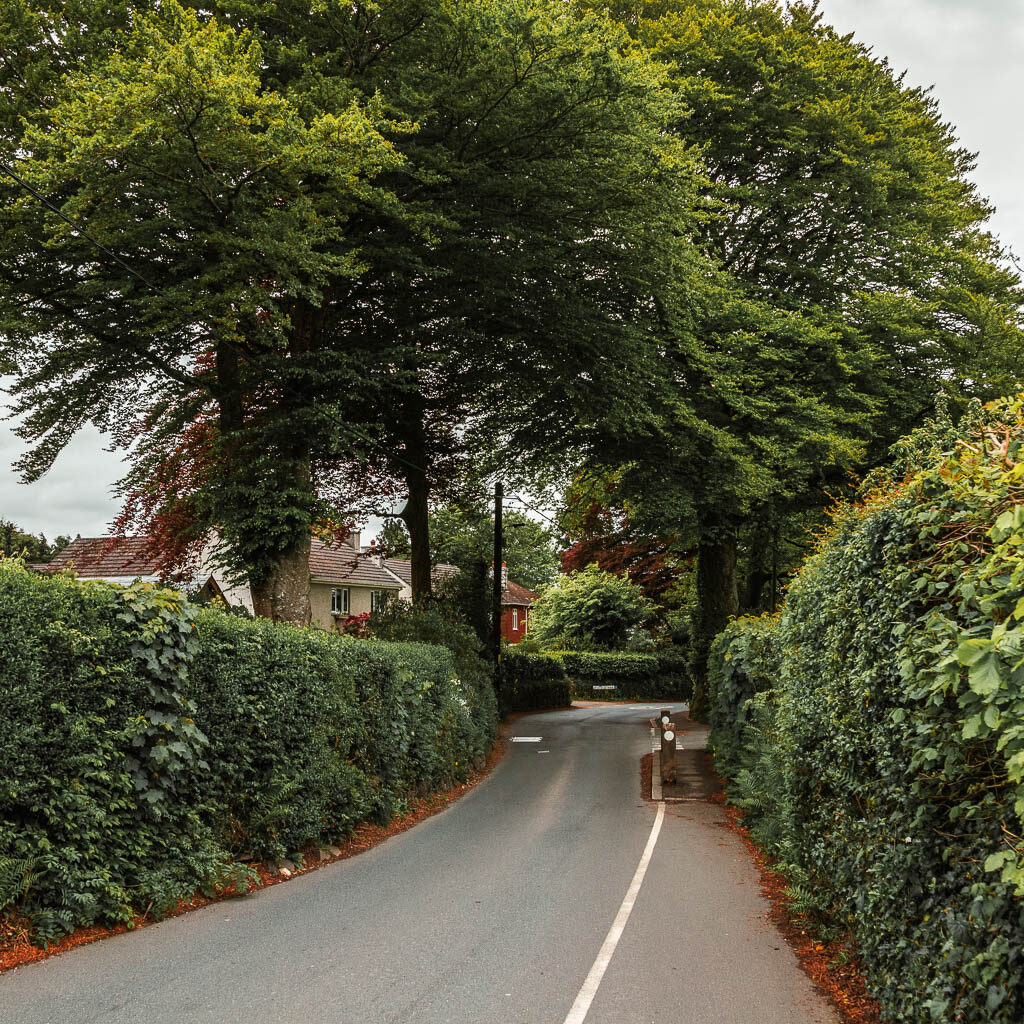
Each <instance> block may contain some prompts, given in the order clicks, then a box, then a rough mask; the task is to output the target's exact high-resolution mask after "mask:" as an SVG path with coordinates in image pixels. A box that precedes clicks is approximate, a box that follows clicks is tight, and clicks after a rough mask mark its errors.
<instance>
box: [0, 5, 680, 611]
mask: <svg viewBox="0 0 1024 1024" xmlns="http://www.w3.org/2000/svg"><path fill="white" fill-rule="evenodd" d="M149 6H150V5H148V4H146V3H128V4H124V5H123V6H120V7H117V9H116V10H115V9H113V8H111V7H110V5H107V4H101V3H99V2H98V0H97V2H92V0H81V2H80V3H79V4H78V5H77V6H76V7H75V8H74V10H69V9H68V8H67V7H66V6H65V5H59V4H57V3H55V2H53V3H51V2H50V0H44V2H42V3H40V4H33V5H31V6H29V5H27V4H23V3H21V2H20V0H12V2H11V3H9V4H8V5H6V6H5V11H4V14H5V16H6V17H7V19H8V22H7V25H8V27H9V29H10V33H11V35H10V37H9V40H8V41H7V42H6V43H5V44H3V46H4V53H3V54H2V56H3V57H4V59H5V63H4V64H3V68H4V71H3V73H4V75H5V76H6V78H5V81H4V85H5V87H6V90H7V91H6V94H5V97H4V99H3V101H2V102H3V110H2V111H0V115H2V116H0V126H2V129H3V131H4V132H5V134H6V141H7V142H8V144H9V145H10V147H11V151H12V152H17V153H18V156H19V159H18V161H17V167H16V168H15V170H16V173H17V174H18V175H19V176H20V177H21V178H22V179H23V181H24V183H25V184H26V185H27V186H28V187H29V188H31V189H32V190H34V194H30V193H29V192H27V191H24V190H23V189H22V187H21V186H20V185H17V184H15V183H14V182H13V181H10V180H7V181H5V184H4V186H3V194H2V199H3V200H4V205H3V210H2V213H0V271H2V274H0V276H2V284H0V335H2V337H3V355H4V357H5V358H7V359H10V360H12V361H13V362H14V363H15V365H16V366H17V368H18V374H19V382H18V384H17V387H16V390H17V393H18V395H19V403H20V404H19V406H18V411H20V412H23V413H26V414H27V416H28V418H27V420H26V421H25V422H26V425H25V428H24V434H25V436H26V437H27V438H28V439H30V440H32V441H34V442H35V443H36V446H35V448H34V449H33V450H32V452H31V453H30V454H29V455H28V456H27V457H26V458H25V460H23V462H22V466H21V468H22V470H23V472H24V473H25V475H26V476H27V477H28V478H30V479H31V478H34V477H36V476H38V475H40V474H41V473H43V472H45V470H46V468H47V467H48V466H49V465H50V463H51V462H52V460H53V458H54V457H55V456H56V454H57V452H58V451H59V450H60V449H61V447H62V446H63V445H64V444H65V443H66V441H67V440H68V438H69V437H70V436H71V435H72V434H73V433H74V431H75V430H76V429H78V427H79V426H80V425H82V424H83V423H84V422H86V421H87V420H92V421H94V422H95V423H97V424H98V425H99V426H101V427H103V428H106V429H109V430H112V431H113V432H114V436H115V437H116V438H117V440H118V441H119V442H120V443H121V444H122V445H123V446H124V447H125V448H126V449H128V450H129V451H130V452H131V453H132V457H133V458H134V468H133V469H132V471H131V473H130V474H129V476H128V478H127V480H126V483H125V487H126V490H127V492H128V496H129V499H130V501H129V509H128V514H127V518H126V519H125V520H124V521H125V523H131V524H133V525H134V526H136V527H137V528H144V529H148V530H153V529H156V530H157V531H158V532H160V531H163V532H165V533H167V534H168V535H171V536H172V537H173V539H174V542H175V543H177V544H179V545H180V544H181V542H182V539H183V538H184V540H185V541H186V542H187V543H191V544H193V545H195V544H198V543H200V541H201V538H202V537H204V536H205V535H206V533H207V532H208V531H209V530H210V529H211V528H215V529H216V530H217V531H218V534H219V536H220V538H221V540H222V542H223V550H222V557H223V558H224V560H225V561H226V563H227V564H228V565H229V567H230V568H232V569H233V570H235V571H237V572H238V573H240V574H245V575H247V576H248V577H249V580H250V582H251V584H252V587H253V593H254V599H255V603H256V607H257V609H258V610H259V611H260V612H261V613H263V614H268V615H272V616H274V617H277V618H284V619H288V620H291V621H295V622H305V621H308V614H309V612H308V578H307V573H306V563H307V557H308V546H309V536H310V530H311V528H312V527H313V526H315V525H316V524H318V523H319V524H325V525H327V526H328V528H330V527H332V525H333V526H337V525H339V524H341V523H343V521H344V518H345V513H346V512H348V511H350V510H351V497H352V495H351V493H349V492H347V491H346V489H345V488H344V486H343V484H344V483H345V482H346V481H349V482H352V481H355V482H357V483H359V484H361V485H362V486H363V487H364V488H365V487H366V486H369V485H372V488H373V489H374V490H376V491H377V492H379V493H381V494H384V493H386V492H387V490H388V488H395V487H401V488H402V489H403V490H404V492H405V494H406V495H407V499H408V500H407V503H406V506H405V512H404V517H405V522H406V525H407V526H408V528H409V531H410V534H411V547H412V557H413V585H414V593H415V594H416V595H417V597H419V596H422V595H424V594H426V593H429V529H428V520H427V513H428V506H429V499H430V494H431V491H432V489H433V488H436V487H438V486H441V485H443V484H444V483H445V481H446V480H448V479H451V478H452V476H453V474H455V473H456V472H457V471H458V469H459V466H460V463H465V461H466V459H467V450H468V449H467V445H470V444H471V442H473V441H474V439H476V440H479V439H481V438H482V439H484V440H485V441H486V439H487V438H488V437H489V436H493V432H494V431H495V430H501V431H503V432H504V434H506V435H508V436H511V435H512V434H515V435H516V437H517V438H518V439H519V440H520V441H521V442H523V443H525V441H526V440H527V439H529V440H530V443H531V445H532V448H531V450H532V451H538V450H540V449H542V448H544V446H545V445H546V446H547V448H546V450H547V451H549V452H550V451H551V449H552V448H553V447H554V446H555V445H556V443H557V442H558V440H559V438H560V436H561V434H562V432H563V431H564V429H565V426H566V424H571V423H573V422H574V421H577V420H578V421H581V422H584V421H589V422H593V421H594V420H595V419H596V418H599V417H600V416H602V415H604V413H605V410H606V409H608V408H610V407H612V406H614V405H615V404H616V403H620V404H622V403H624V402H628V395H629V394H630V393H632V394H634V395H635V394H638V393H639V392H638V391H637V390H630V389H640V388H642V387H643V384H644V379H645V375H646V372H647V371H646V370H645V365H646V364H645V362H644V361H645V360H649V358H650V357H649V353H648V351H647V349H646V347H645V346H646V338H647V335H646V333H645V331H644V329H643V325H642V323H638V320H639V319H642V316H641V317H639V318H638V317H637V316H635V315H634V314H635V313H636V311H637V310H638V309H639V310H641V311H642V312H643V315H646V316H649V312H648V311H647V310H646V304H647V300H648V298H649V295H650V294H651V292H652V291H653V290H654V288H655V286H656V285H657V286H658V287H660V288H670V287H678V282H680V281H684V280H685V279H686V278H687V274H688V273H692V271H691V270H690V269H689V268H690V267H691V266H692V265H693V264H694V262H695V260H696V257H695V256H694V254H693V248H692V245H690V243H689V242H688V241H687V237H688V235H689V234H690V233H691V232H690V231H689V222H690V220H691V219H692V217H693V206H694V202H695V199H696V189H695V183H694V178H695V172H694V169H693V162H692V160H691V159H690V158H689V157H688V156H687V154H686V152H685V149H684V147H682V146H681V145H680V144H679V143H678V141H676V140H673V139H672V138H671V137H670V136H669V135H668V134H667V133H666V132H665V130H664V129H665V127H666V126H667V125H668V124H669V123H670V122H671V121H672V120H673V119H674V118H675V116H676V110H675V105H674V104H675V101H674V99H673V98H672V96H671V93H670V92H669V91H668V90H667V89H665V88H664V81H663V79H664V74H663V72H661V71H660V70H659V69H658V68H657V66H656V65H654V64H652V62H651V61H650V60H649V59H648V58H647V57H646V55H644V54H643V53H641V52H640V51H638V50H636V48H635V47H633V46H631V44H630V43H629V40H628V38H627V37H626V35H625V34H624V33H623V32H622V30H621V29H619V28H616V27H615V26H613V25H612V24H611V23H609V21H608V20H607V19H606V18H605V17H603V16H600V15H593V14H581V13H580V12H579V11H578V10H576V9H574V8H570V7H568V6H567V5H564V4H561V3H557V2H554V0H515V2H498V0H473V2H465V3H450V2H444V0H395V2H392V3H385V4H361V3H356V4H351V5H346V6H344V7H343V8H334V7H329V6H324V5H317V4H303V3H300V4H298V5H296V4H293V3H286V2H284V0H281V2H277V0H257V2H256V3H244V4H242V3H235V2H233V0H218V2H214V3H213V4H209V5H203V6H202V9H201V10H200V9H197V10H191V9H189V8H188V7H187V6H185V7H180V6H178V5H177V4H175V3H174V2H171V3H161V4H159V5H153V9H152V11H150V10H149ZM44 200H45V201H44ZM53 207H56V208H57V210H59V211H60V212H59V213H58V212H56V211H55V210H54V209H53ZM64 217H66V218H67V220H65V219H63V218H64ZM68 221H71V222H72V223H73V224H74V225H76V226H74V227H73V226H72V225H71V224H69V223H68ZM609 384H610V385H611V386H610V387H609V386H608V385H609ZM524 424H527V425H528V429H525V428H524ZM479 447H480V445H479V444H477V449H478V450H479ZM342 471H346V472H342ZM346 473H347V475H346Z"/></svg>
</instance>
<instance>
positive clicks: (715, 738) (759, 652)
mask: <svg viewBox="0 0 1024 1024" xmlns="http://www.w3.org/2000/svg"><path fill="white" fill-rule="evenodd" d="M775 625H776V622H775V619H774V618H771V617H769V616H767V615H762V616H761V617H760V618H747V619H740V620H739V621H737V622H734V623H731V624H730V625H729V626H728V627H727V628H726V629H725V630H723V632H721V633H719V634H718V637H717V638H716V639H715V642H714V644H713V646H712V648H711V657H710V659H709V663H708V670H709V673H710V675H711V677H712V678H713V679H714V681H715V686H714V690H713V692H712V693H711V695H710V696H711V708H710V715H709V722H708V724H709V725H710V726H711V734H710V736H709V737H708V744H709V745H710V747H711V748H712V749H713V750H714V752H715V764H716V765H717V766H718V770H719V772H720V773H722V772H724V771H727V770H728V768H729V767H731V766H734V765H735V759H736V758H737V756H738V755H739V754H740V752H741V750H742V746H743V741H744V734H745V731H746V728H747V726H748V724H749V722H750V715H751V712H752V708H751V706H750V705H749V701H750V700H751V698H752V697H753V696H754V695H755V694H758V693H761V692H762V691H764V690H769V689H771V687H772V684H773V683H774V682H775V680H776V679H777V678H778V659H777V657H776V652H775V647H774V645H773V643H772V640H773V638H774V637H775V635H776V632H777V631H776V629H775Z"/></svg>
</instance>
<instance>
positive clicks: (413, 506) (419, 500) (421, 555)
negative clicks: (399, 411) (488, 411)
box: [402, 415, 432, 604]
mask: <svg viewBox="0 0 1024 1024" xmlns="http://www.w3.org/2000/svg"><path fill="white" fill-rule="evenodd" d="M405 434H406V436H405V451H406V459H405V461H404V462H403V464H402V468H403V470H404V475H405V484H406V487H407V488H408V489H409V500H408V501H407V502H406V505H405V508H404V509H403V510H402V520H403V521H404V522H405V528H406V529H407V530H408V531H409V561H410V566H409V568H410V571H411V573H412V600H413V604H419V603H420V602H422V601H429V600H430V598H431V596H432V593H431V581H430V519H429V506H428V501H429V498H430V482H429V481H428V480H427V474H426V472H425V470H426V465H427V445H426V440H425V437H424V430H423V419H422V417H421V416H418V415H417V416H415V417H414V418H413V419H412V420H411V421H410V422H409V423H408V424H407V427H406V431H405Z"/></svg>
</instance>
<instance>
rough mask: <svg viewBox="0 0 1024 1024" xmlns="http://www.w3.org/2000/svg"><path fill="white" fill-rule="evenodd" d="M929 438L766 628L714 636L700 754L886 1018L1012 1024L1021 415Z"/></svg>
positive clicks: (1016, 966) (914, 447)
mask: <svg viewBox="0 0 1024 1024" xmlns="http://www.w3.org/2000/svg"><path fill="white" fill-rule="evenodd" d="M949 435H950V428H949V424H948V423H939V424H936V425H935V426H934V427H933V428H932V429H931V430H930V431H926V432H923V433H922V434H920V435H918V436H916V437H912V438H910V439H909V440H908V441H907V442H906V443H905V444H904V445H903V446H902V449H901V452H900V453H898V454H900V456H901V459H902V462H903V465H902V466H901V468H900V472H897V473H895V474H893V473H890V474H882V475H880V476H879V477H878V482H879V483H880V484H881V486H880V487H876V489H875V490H873V491H872V492H871V493H869V494H868V495H867V496H866V500H865V503H864V505H863V506H861V507H855V508H849V509H846V510H844V511H842V512H840V513H839V514H837V516H836V518H835V521H834V523H833V526H832V529H831V531H830V533H829V534H828V536H827V537H825V538H824V539H823V540H822V542H821V543H820V546H819V549H818V551H817V552H816V553H815V554H814V555H813V557H812V558H811V559H810V560H809V561H808V562H807V564H806V565H805V567H804V569H803V571H802V572H801V573H800V575H799V578H798V579H797V581H796V582H795V583H794V584H793V586H792V587H791V589H790V592H789V594H788V597H787V600H786V602H785V605H784V607H783V609H782V612H781V615H780V616H778V617H777V618H775V619H758V620H746V621H741V622H740V623H737V624H735V625H734V626H732V627H730V629H729V630H727V631H726V634H725V635H723V636H722V637H720V638H719V641H718V643H717V645H716V652H717V656H716V661H715V668H714V671H713V681H714V684H715V687H716V691H715V698H714V700H715V704H714V706H715V709H716V710H715V715H716V721H715V737H716V741H717V742H719V743H721V744H722V745H723V746H724V748H725V749H726V750H727V751H729V750H730V745H732V753H733V756H732V757H726V758H725V760H724V765H723V767H724V768H725V770H727V771H728V772H729V773H730V775H731V779H732V782H731V787H730V795H731V797H732V798H734V799H737V800H738V801H739V802H741V803H742V804H743V805H744V806H745V807H746V808H747V810H748V814H749V818H750V820H751V822H752V823H753V824H754V828H755V834H756V835H757V836H758V838H759V839H760V840H761V841H762V842H764V843H765V844H766V845H767V846H768V847H769V848H770V849H771V850H772V852H773V853H774V854H775V856H776V858H777V859H778V860H779V861H780V863H781V864H782V865H783V867H784V869H785V870H786V872H787V873H788V875H789V877H790V880H791V882H792V883H793V886H794V890H795V891H796V892H797V893H798V895H799V897H800V899H801V903H802V905H803V907H804V908H805V909H807V910H808V911H813V912H815V913H817V914H819V915H820V916H821V919H822V920H823V921H824V922H826V923H827V924H828V925H829V926H831V927H832V928H835V929H839V930H843V931H849V932H851V933H852V934H853V936H854V937H855V939H856V941H857V944H858V946H859V949H860V952H861V955H862V957H863V959H864V962H865V964H866V966H867V968H868V972H869V978H870V983H871V986H872V988H873V990H874V992H875V993H876V994H877V996H878V997H879V999H880V1000H881V1002H882V1005H883V1010H884V1013H885V1014H886V1017H887V1019H890V1020H893V1021H905V1022H913V1024H926V1022H939V1021H943V1022H945V1021H953V1020H957V1021H963V1022H966V1024H1019V1022H1020V1021H1021V1020H1022V1019H1024V841H1022V839H1021V836H1022V835H1024V624H1022V623H1024V406H1022V404H1021V402H1020V401H1013V402H1002V403H997V404H995V405H993V406H991V407H989V408H987V409H986V410H985V412H984V413H982V414H976V415H973V416H972V417H970V418H969V419H967V420H966V421H965V423H964V424H962V425H961V428H960V431H959V435H958V436H957V437H956V438H955V439H950V437H949ZM908 456H909V457H908ZM915 464H916V465H917V466H919V467H920V468H918V469H917V470H916V472H912V473H911V474H910V475H909V476H908V477H907V478H906V479H905V480H901V481H900V482H898V483H895V484H894V483H893V480H899V478H900V476H901V473H902V472H903V471H905V470H906V469H908V468H912V467H913V466H914V465H915ZM767 682H773V685H772V686H771V688H770V689H763V690H761V692H759V693H757V694H756V696H754V697H753V698H752V699H750V700H747V701H744V699H743V698H744V695H745V694H746V693H748V692H753V691H756V690H759V689H761V687H762V686H763V685H764V684H765V683H767ZM734 709H735V710H737V711H738V712H739V713H738V714H737V715H736V717H735V718H734V720H733V721H732V722H731V723H730V721H729V716H730V714H733V712H734Z"/></svg>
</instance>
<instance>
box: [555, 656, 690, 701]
mask: <svg viewBox="0 0 1024 1024" xmlns="http://www.w3.org/2000/svg"><path fill="white" fill-rule="evenodd" d="M553 656H554V657H557V658H558V660H559V661H560V662H561V663H562V664H563V665H564V666H565V671H566V672H567V673H568V675H569V678H570V680H571V681H572V695H573V696H574V697H578V698H581V699H587V700H601V699H606V700H687V699H688V698H689V696H690V692H691V689H690V677H689V672H688V670H687V662H688V656H687V654H686V653H684V652H683V651H679V650H675V649H672V648H664V649H662V650H660V651H658V652H656V653H654V654H634V653H632V652H626V651H623V652H615V653H605V652H591V651H559V652H557V653H556V654H555V655H553ZM599 686H614V687H615V689H614V690H603V689H595V687H599Z"/></svg>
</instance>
